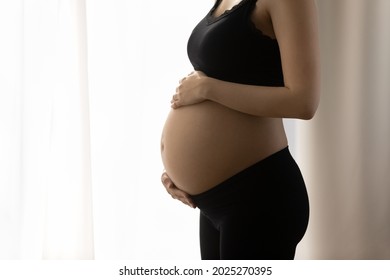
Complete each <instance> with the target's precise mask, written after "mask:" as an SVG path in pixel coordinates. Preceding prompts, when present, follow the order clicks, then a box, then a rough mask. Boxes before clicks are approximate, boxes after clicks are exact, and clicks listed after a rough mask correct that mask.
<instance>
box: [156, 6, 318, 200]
mask: <svg viewBox="0 0 390 280" xmlns="http://www.w3.org/2000/svg"><path fill="white" fill-rule="evenodd" d="M239 2H240V1H237V0H223V1H222V2H221V4H220V5H219V7H218V8H217V9H216V11H215V13H214V16H216V17H217V16H219V15H221V14H222V13H223V12H224V11H225V10H229V9H231V8H232V7H233V6H234V5H236V4H238V3H239ZM252 21H253V22H254V24H255V25H256V27H257V28H258V29H259V30H261V31H262V32H263V34H265V35H267V36H269V37H271V38H275V39H277V40H278V44H279V48H280V53H281V58H282V67H283V75H284V82H285V86H283V87H265V86H251V85H243V84H237V83H230V82H225V81H221V80H217V79H214V78H210V77H207V76H206V75H204V74H203V73H202V72H199V71H195V72H192V73H191V74H190V75H188V76H186V77H184V78H183V79H182V80H180V82H179V86H178V87H177V90H176V93H175V94H174V96H173V98H172V101H171V107H172V110H171V112H170V114H169V116H168V119H167V122H166V124H165V127H164V130H163V136H162V151H161V152H162V159H163V163H164V166H165V168H166V172H164V173H163V174H162V178H161V179H162V182H163V185H164V186H165V187H166V189H167V191H168V193H170V194H171V195H172V197H173V198H175V199H178V200H180V201H182V202H183V203H185V204H187V205H189V206H191V207H195V205H194V204H193V202H192V200H191V196H190V195H194V194H199V193H202V192H204V191H207V190H209V189H211V188H213V187H214V186H215V185H217V184H218V183H221V182H223V181H224V180H226V179H227V178H229V177H231V176H233V175H234V174H236V173H238V172H239V171H241V170H243V169H245V168H247V167H249V166H250V165H252V164H254V163H255V162H258V161H260V160H262V159H264V158H266V157H267V156H269V155H272V154H273V153H275V152H277V151H279V150H281V149H283V148H284V147H286V146H287V138H286V135H285V132H284V128H283V122H282V118H286V117H287V118H298V119H310V118H312V117H313V115H314V113H315V111H316V109H317V106H318V102H319V96H320V93H319V92H320V91H319V87H320V73H319V46H318V34H317V12H316V6H315V3H314V0H261V1H258V3H257V4H256V8H255V10H254V12H253V14H252ZM237 92H239V94H237ZM168 174H169V175H168Z"/></svg>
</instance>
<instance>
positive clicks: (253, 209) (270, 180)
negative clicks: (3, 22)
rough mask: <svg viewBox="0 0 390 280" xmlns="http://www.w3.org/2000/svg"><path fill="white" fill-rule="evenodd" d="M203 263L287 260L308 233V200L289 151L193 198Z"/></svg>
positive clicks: (267, 159)
mask: <svg viewBox="0 0 390 280" xmlns="http://www.w3.org/2000/svg"><path fill="white" fill-rule="evenodd" d="M192 198H193V200H194V202H195V203H196V205H197V206H198V208H199V209H200V249H201V257H202V259H203V260H216V259H217V260H218V259H225V260H229V259H230V260H231V259H235V260H245V259H246V260H250V259H251V260H253V259H258V260H261V259H268V260H288V259H294V255H295V248H296V246H297V244H298V242H299V241H300V240H301V239H302V237H303V235H304V234H305V231H306V228H307V225H308V220H309V201H308V196H307V192H306V187H305V183H304V181H303V178H302V175H301V172H300V170H299V167H298V166H297V164H296V162H295V161H294V159H293V158H292V156H291V154H290V152H289V150H288V148H285V149H283V150H281V151H279V152H277V153H275V154H273V155H271V156H269V157H267V158H266V159H264V160H262V161H260V162H258V163H256V164H254V165H252V166H250V167H249V168H247V169H245V170H243V171H241V172H240V173H238V174H236V175H234V176H233V177H231V178H229V179H227V180H226V181H224V182H223V183H221V184H219V185H217V186H216V187H214V188H212V189H211V190H208V191H206V192H204V193H201V194H199V195H194V196H192Z"/></svg>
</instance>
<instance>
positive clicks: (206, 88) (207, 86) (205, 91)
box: [200, 76, 213, 100]
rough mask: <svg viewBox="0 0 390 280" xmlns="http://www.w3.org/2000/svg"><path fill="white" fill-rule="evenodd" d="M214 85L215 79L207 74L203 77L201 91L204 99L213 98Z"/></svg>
mask: <svg viewBox="0 0 390 280" xmlns="http://www.w3.org/2000/svg"><path fill="white" fill-rule="evenodd" d="M212 86H213V79H212V78H210V77H207V76H205V77H203V81H202V90H201V92H200V95H201V97H202V98H203V99H205V100H210V99H211V93H212V92H213V90H212Z"/></svg>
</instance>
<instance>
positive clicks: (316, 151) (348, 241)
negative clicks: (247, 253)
mask: <svg viewBox="0 0 390 280" xmlns="http://www.w3.org/2000/svg"><path fill="white" fill-rule="evenodd" d="M318 6H319V12H320V34H321V47H322V50H321V52H322V62H323V63H322V66H323V67H322V72H323V88H322V100H321V104H320V108H319V111H318V114H317V116H316V117H315V119H314V120H312V121H310V122H307V123H306V122H305V123H299V124H298V128H297V133H296V135H297V152H298V158H299V162H300V164H301V166H302V168H303V171H304V174H306V179H307V181H308V186H309V193H310V198H311V204H312V205H311V207H312V208H311V221H310V225H309V230H308V233H307V235H306V237H305V239H304V241H303V242H302V245H301V248H300V250H301V251H300V252H301V255H300V257H302V258H309V259H390V222H389V221H390V144H389V143H390V79H389V77H390V33H389V30H388V29H389V26H390V1H388V0H370V1H367V0H318Z"/></svg>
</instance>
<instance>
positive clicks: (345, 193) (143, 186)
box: [0, 0, 390, 259]
mask: <svg viewBox="0 0 390 280" xmlns="http://www.w3.org/2000/svg"><path fill="white" fill-rule="evenodd" d="M387 2H388V1H387V0H383V1H380V0H373V1H364V0H342V1H341V0H319V1H318V4H319V10H320V16H321V44H322V55H323V62H324V64H323V76H324V86H323V98H322V103H321V106H320V109H319V112H318V115H317V116H316V117H315V119H314V120H312V121H310V122H303V121H302V122H301V121H287V122H286V124H287V127H288V131H289V135H290V146H291V148H292V150H293V151H294V153H295V154H296V157H297V159H298V161H299V163H300V165H301V166H302V169H303V172H304V174H305V177H306V180H307V181H308V186H309V194H310V197H311V200H312V217H311V223H310V226H309V230H308V233H307V236H306V237H305V239H304V240H303V241H302V244H301V245H300V246H299V248H298V255H297V256H298V258H302V259H307V258H388V257H389V250H388V248H389V247H390V246H389V236H390V235H389V226H388V223H387V220H388V218H389V216H390V214H389V206H388V205H389V201H388V199H389V198H388V197H389V193H388V192H389V189H388V187H389V185H390V180H389V175H388V172H387V170H388V167H389V148H388V144H387V143H388V142H389V134H390V132H389V126H388V123H387V120H388V119H389V113H388V112H389V110H388V108H387V106H388V105H390V104H389V97H388V92H389V82H388V79H387V73H389V53H388V51H387V50H388V49H389V47H390V46H389V37H387V36H388V35H387V32H386V27H387V26H388V24H389V22H388V18H390V17H389V15H388V14H387V13H388V11H390V9H389V8H390V7H389V3H387ZM209 8H210V2H209V1H200V2H199V3H198V2H196V3H195V2H193V3H191V4H189V3H187V2H186V1H179V0H174V1H169V2H165V1H128V0H110V1H108V0H19V1H5V0H0V35H1V38H2V42H1V44H0V61H1V63H0V258H1V259H199V249H198V229H197V220H198V212H197V210H192V209H190V208H188V207H185V206H183V205H182V204H180V203H178V202H177V201H173V200H172V199H171V198H170V197H169V196H168V195H167V194H166V193H165V190H164V188H163V187H162V185H161V183H160V174H161V171H162V165H161V161H160V154H159V153H160V152H159V148H160V147H159V141H160V132H161V129H162V125H163V123H164V121H165V116H166V114H167V113H168V111H169V109H170V108H169V100H170V97H171V95H172V93H173V91H174V90H175V87H176V84H177V82H178V80H179V79H180V78H181V77H182V76H183V75H186V74H187V73H188V72H189V71H190V70H191V66H190V64H189V62H188V59H187V55H186V41H187V38H188V35H189V33H190V32H191V30H192V28H193V26H194V25H195V24H196V22H197V21H198V20H199V19H200V18H201V17H202V16H204V14H205V13H206V12H207V11H208V9H209Z"/></svg>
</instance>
